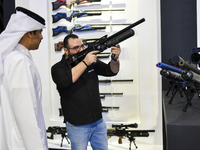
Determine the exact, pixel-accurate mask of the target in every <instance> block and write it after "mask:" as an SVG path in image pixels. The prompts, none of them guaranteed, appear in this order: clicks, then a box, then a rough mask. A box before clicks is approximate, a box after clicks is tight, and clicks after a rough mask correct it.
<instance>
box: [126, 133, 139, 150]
mask: <svg viewBox="0 0 200 150" xmlns="http://www.w3.org/2000/svg"><path fill="white" fill-rule="evenodd" d="M127 138H128V140H129V141H130V144H129V150H131V143H132V142H133V144H134V145H135V148H138V147H137V145H136V143H135V138H134V137H133V136H131V135H127Z"/></svg>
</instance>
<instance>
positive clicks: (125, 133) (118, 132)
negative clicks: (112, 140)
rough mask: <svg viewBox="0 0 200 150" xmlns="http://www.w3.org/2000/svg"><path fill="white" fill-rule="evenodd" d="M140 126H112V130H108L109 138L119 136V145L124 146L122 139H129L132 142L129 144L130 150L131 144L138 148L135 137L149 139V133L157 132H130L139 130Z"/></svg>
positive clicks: (135, 124)
mask: <svg viewBox="0 0 200 150" xmlns="http://www.w3.org/2000/svg"><path fill="white" fill-rule="evenodd" d="M137 127H138V125H137V123H134V124H129V125H124V124H121V125H114V124H113V125H112V128H110V129H108V130H107V136H108V137H111V136H118V137H119V140H118V143H119V144H122V138H123V137H127V138H128V140H129V141H130V144H129V150H131V143H132V142H133V144H134V145H135V147H136V148H138V147H137V145H136V143H135V137H148V136H149V132H155V130H129V128H137Z"/></svg>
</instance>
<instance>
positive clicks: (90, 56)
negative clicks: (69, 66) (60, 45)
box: [84, 50, 99, 66]
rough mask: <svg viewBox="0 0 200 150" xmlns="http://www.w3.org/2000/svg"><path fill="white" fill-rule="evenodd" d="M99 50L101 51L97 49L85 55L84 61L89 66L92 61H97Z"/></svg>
mask: <svg viewBox="0 0 200 150" xmlns="http://www.w3.org/2000/svg"><path fill="white" fill-rule="evenodd" d="M98 52H99V51H97V50H95V51H91V52H89V53H88V54H87V55H86V56H85V58H84V61H85V63H86V64H87V65H88V66H90V65H91V64H92V63H96V62H97V56H96V53H98Z"/></svg>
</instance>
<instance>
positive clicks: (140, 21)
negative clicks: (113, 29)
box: [107, 18, 145, 41]
mask: <svg viewBox="0 0 200 150" xmlns="http://www.w3.org/2000/svg"><path fill="white" fill-rule="evenodd" d="M144 21H145V19H144V18H142V19H140V20H138V21H137V22H135V23H133V24H131V25H129V26H128V27H126V28H124V29H123V30H121V31H119V32H117V33H115V34H113V35H111V36H110V37H108V39H107V41H109V40H110V39H112V38H114V37H116V36H118V35H120V34H122V33H124V32H126V31H128V30H129V29H131V28H133V27H135V26H137V25H139V24H140V23H142V22H144Z"/></svg>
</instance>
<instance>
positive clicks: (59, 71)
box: [51, 63, 72, 88]
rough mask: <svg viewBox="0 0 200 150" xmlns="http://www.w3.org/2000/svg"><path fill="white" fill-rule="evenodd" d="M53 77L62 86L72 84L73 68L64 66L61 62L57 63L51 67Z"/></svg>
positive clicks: (65, 86)
mask: <svg viewBox="0 0 200 150" xmlns="http://www.w3.org/2000/svg"><path fill="white" fill-rule="evenodd" d="M51 75H52V79H53V81H54V82H55V84H56V85H57V86H59V87H60V88H67V87H69V86H70V85H72V73H71V68H70V67H68V66H63V65H62V64H60V63H57V64H55V65H54V66H52V68H51Z"/></svg>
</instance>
